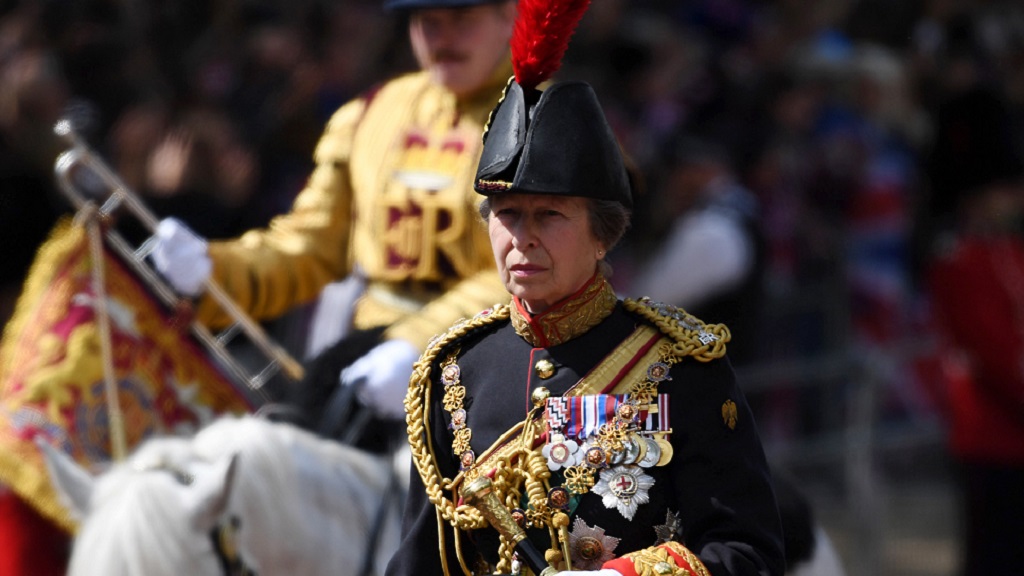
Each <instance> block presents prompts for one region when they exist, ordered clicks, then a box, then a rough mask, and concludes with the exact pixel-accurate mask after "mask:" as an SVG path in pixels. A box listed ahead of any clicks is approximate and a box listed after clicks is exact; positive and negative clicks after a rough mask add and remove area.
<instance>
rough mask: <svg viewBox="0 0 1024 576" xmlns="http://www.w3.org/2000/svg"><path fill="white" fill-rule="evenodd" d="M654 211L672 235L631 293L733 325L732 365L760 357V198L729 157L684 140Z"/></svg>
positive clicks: (670, 164) (670, 157)
mask: <svg viewBox="0 0 1024 576" xmlns="http://www.w3.org/2000/svg"><path fill="white" fill-rule="evenodd" d="M665 171H666V177H665V181H664V183H663V186H662V188H661V190H659V192H660V195H659V198H660V201H659V202H657V203H656V205H655V206H654V207H653V208H654V210H656V211H657V213H658V214H659V217H660V218H664V223H663V226H664V227H667V228H668V235H667V237H666V238H665V239H664V241H663V242H661V243H660V244H659V245H658V247H657V248H656V250H655V252H654V253H653V255H651V257H650V258H649V259H648V260H647V262H646V264H645V266H644V268H643V269H642V270H641V271H640V272H639V274H638V275H637V277H636V278H635V280H634V282H633V284H632V285H631V286H630V291H632V292H635V293H636V294H639V295H644V296H650V297H651V298H652V299H654V300H656V301H660V302H666V303H668V304H672V305H675V306H680V307H682V308H684V309H686V311H687V312H690V313H692V314H694V315H695V316H697V317H698V318H700V319H701V320H703V321H705V322H720V323H724V324H726V325H727V326H729V329H730V330H731V331H732V332H733V339H732V341H731V342H730V343H729V358H730V360H732V361H733V362H734V363H737V364H744V363H748V362H751V361H752V360H753V359H754V358H755V352H756V345H757V344H758V342H759V341H760V337H759V335H758V316H759V314H760V312H761V310H760V304H761V300H762V298H761V295H762V294H761V292H762V286H761V281H762V269H763V268H762V267H763V262H764V258H763V250H762V244H763V242H762V238H761V232H760V228H759V225H758V212H757V210H758V207H757V201H756V199H755V198H754V196H753V195H752V194H751V193H750V192H749V191H748V190H746V189H745V188H743V187H742V186H741V185H740V183H739V182H737V180H736V176H735V174H734V172H733V170H732V168H731V166H730V163H729V160H728V158H727V157H726V155H725V152H724V151H722V150H721V149H719V148H718V147H716V146H714V145H712V144H710V143H708V142H703V141H699V140H694V139H689V138H685V139H681V141H680V142H678V143H677V144H676V145H675V146H673V147H672V149H671V152H670V153H669V155H668V158H667V159H666V161H665Z"/></svg>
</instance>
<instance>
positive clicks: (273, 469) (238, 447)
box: [42, 416, 405, 576]
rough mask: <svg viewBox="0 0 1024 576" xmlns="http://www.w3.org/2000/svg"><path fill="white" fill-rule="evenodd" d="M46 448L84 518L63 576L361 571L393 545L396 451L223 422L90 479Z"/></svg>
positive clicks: (260, 423)
mask: <svg viewBox="0 0 1024 576" xmlns="http://www.w3.org/2000/svg"><path fill="white" fill-rule="evenodd" d="M42 448H43V450H44V452H45V453H46V459H47V464H48V466H49V469H50V476H51V478H52V479H53V481H54V483H55V485H56V487H57V489H58V491H59V492H60V493H62V494H63V495H64V498H65V500H66V503H67V505H68V506H69V508H70V509H71V510H72V512H73V513H74V514H76V515H77V516H78V518H79V520H80V526H79V530H78V532H77V534H76V537H75V544H74V548H73V551H72V558H71V563H70V567H69V570H68V576H85V575H93V574H104V575H108V576H141V575H145V576H164V575H166V576H178V575H181V574H189V575H194V576H206V575H210V576H219V575H223V574H249V573H255V574H260V575H275V574H288V575H295V576H302V575H311V576H312V575H317V576H319V575H322V574H339V575H348V574H351V575H359V576H366V575H368V574H374V573H376V574H381V573H383V570H384V566H385V565H386V562H387V560H388V558H389V557H390V555H391V554H392V553H393V552H394V550H395V548H396V546H397V545H398V538H399V529H400V526H399V523H400V516H401V511H400V508H401V501H402V499H401V497H400V496H401V494H403V493H404V488H405V487H404V486H403V485H402V484H403V483H404V480H405V478H404V476H401V474H403V472H402V471H400V470H396V469H395V467H394V466H393V465H392V460H391V458H390V457H383V456H374V455H371V454H367V453H365V452H362V451H359V450H356V449H354V448H351V447H349V446H345V445H342V444H339V443H337V442H332V441H328V440H323V439H320V438H318V437H316V436H314V435H312V434H310V433H308V432H305V431H303V430H300V429H298V428H296V427H294V426H292V425H290V424H283V423H273V422H270V421H268V420H265V419H262V418H258V417H255V416H244V417H222V418H220V419H219V420H216V421H215V422H214V423H212V424H211V425H209V426H207V427H206V428H204V429H202V430H201V431H200V432H199V433H198V434H197V435H196V436H195V437H194V438H192V439H177V438H162V439H153V440H149V441H147V442H145V443H143V444H142V445H140V446H139V448H138V449H137V450H135V452H134V453H133V454H132V455H131V456H130V457H129V458H127V459H126V460H125V461H124V462H123V463H119V464H117V465H116V466H113V467H112V468H111V469H110V470H109V471H107V472H105V473H103V474H101V475H99V476H97V477H93V476H91V475H90V474H89V473H88V472H86V471H85V470H83V469H82V468H80V467H79V466H78V465H77V464H76V463H75V462H74V461H73V460H72V459H71V458H69V457H68V456H67V455H65V454H64V453H63V452H60V451H59V450H56V449H54V448H51V447H49V445H45V444H43V445H42ZM396 461H397V460H396ZM396 478H401V480H402V482H396Z"/></svg>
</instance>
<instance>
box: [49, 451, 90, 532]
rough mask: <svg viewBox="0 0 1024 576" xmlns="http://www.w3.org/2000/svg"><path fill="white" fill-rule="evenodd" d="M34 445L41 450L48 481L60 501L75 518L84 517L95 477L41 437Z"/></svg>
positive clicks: (80, 518) (87, 510)
mask: <svg viewBox="0 0 1024 576" xmlns="http://www.w3.org/2000/svg"><path fill="white" fill-rule="evenodd" d="M36 445H37V446H39V449H40V450H41V451H42V452H43V459H44V460H46V469H47V471H48V472H49V474H50V482H51V483H53V487H54V488H55V489H56V490H57V494H58V495H59V497H60V500H61V503H62V504H64V506H65V507H66V508H67V509H68V511H69V512H71V516H72V517H73V518H74V519H75V520H79V521H80V520H82V519H84V518H85V517H86V515H87V514H88V513H89V500H90V499H91V498H92V493H93V488H94V487H95V486H96V479H95V478H93V477H92V475H91V474H89V472H88V471H87V470H86V469H85V468H82V467H81V466H79V465H78V463H77V462H75V460H74V459H73V458H72V457H71V456H68V455H67V454H65V453H64V452H63V451H61V450H58V449H57V448H56V447H54V446H53V445H52V444H50V443H49V442H47V441H45V440H43V439H42V438H38V437H37V438H36Z"/></svg>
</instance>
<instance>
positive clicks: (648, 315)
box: [387, 276, 784, 576]
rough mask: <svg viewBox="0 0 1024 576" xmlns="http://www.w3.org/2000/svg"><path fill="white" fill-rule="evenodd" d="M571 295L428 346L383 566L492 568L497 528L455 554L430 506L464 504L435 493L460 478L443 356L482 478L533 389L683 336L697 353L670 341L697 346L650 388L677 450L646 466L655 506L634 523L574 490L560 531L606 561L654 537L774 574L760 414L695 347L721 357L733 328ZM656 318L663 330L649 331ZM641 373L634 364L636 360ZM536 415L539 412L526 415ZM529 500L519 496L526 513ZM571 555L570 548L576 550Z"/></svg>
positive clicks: (639, 512)
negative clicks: (400, 516)
mask: <svg viewBox="0 0 1024 576" xmlns="http://www.w3.org/2000/svg"><path fill="white" fill-rule="evenodd" d="M573 300H574V301H573V302H570V303H569V305H568V306H562V307H560V309H559V310H556V311H554V313H552V312H551V311H549V312H548V313H545V314H544V315H542V316H541V317H540V318H537V317H533V318H531V317H529V315H527V314H525V312H524V311H523V310H522V308H517V307H516V306H517V304H516V303H515V302H513V304H511V305H510V306H497V307H495V308H494V309H492V310H489V311H487V312H486V313H484V314H483V315H481V316H478V317H477V318H475V319H473V320H471V321H469V322H467V323H464V324H461V325H457V326H456V327H454V328H453V329H452V330H451V331H449V333H448V334H447V335H446V336H445V337H441V338H439V339H437V340H436V341H435V342H434V343H433V345H432V346H431V348H430V349H428V351H427V352H426V353H425V354H424V357H423V359H422V360H421V363H422V364H421V366H420V367H419V369H420V370H426V369H427V368H428V367H429V375H428V376H427V377H424V378H423V379H422V380H423V384H422V385H421V386H417V385H416V384H415V382H416V379H417V377H416V376H415V375H414V377H413V381H414V384H413V385H412V386H411V387H410V395H409V398H408V399H407V401H406V405H407V410H409V414H410V418H409V431H410V442H411V443H412V444H413V449H414V450H413V452H414V462H415V466H414V469H413V472H412V483H411V487H410V496H409V501H408V506H407V509H406V515H405V521H404V526H403V541H402V544H401V546H400V549H399V550H398V551H397V552H396V555H395V557H394V558H393V559H392V561H391V563H390V565H389V567H388V572H387V573H388V574H394V575H405V574H408V575H410V576H411V575H414V574H415V575H435V574H437V575H440V574H444V573H446V572H445V570H444V569H443V568H442V563H444V564H446V565H447V573H448V574H462V573H463V572H464V571H463V569H462V567H461V565H460V561H459V558H460V557H461V558H462V559H463V560H464V564H465V565H466V566H467V567H468V568H469V569H470V570H471V571H475V570H477V569H478V567H479V566H484V565H487V566H488V567H487V568H484V569H482V570H481V572H480V573H491V570H493V567H494V566H495V565H496V564H497V562H498V560H499V555H498V538H497V533H496V532H495V530H493V529H492V528H489V527H486V528H482V529H475V530H468V531H465V532H464V533H463V534H461V535H460V536H459V538H458V541H459V542H458V543H459V547H460V550H459V551H458V552H459V553H457V551H456V538H455V535H454V532H453V530H454V529H453V527H452V525H451V523H449V521H448V520H442V522H443V534H441V535H439V534H438V525H439V514H438V510H444V509H446V510H448V516H449V517H450V516H451V515H452V512H451V510H454V509H455V507H456V506H457V505H458V504H459V502H458V495H457V492H456V491H455V490H448V491H444V490H442V489H441V487H440V486H439V484H440V483H443V481H441V482H439V480H438V478H443V479H453V478H457V477H459V478H461V476H459V474H460V454H456V453H455V451H454V450H453V441H454V440H455V433H454V431H453V428H454V429H458V428H459V426H458V423H456V425H455V426H453V425H452V417H453V414H455V411H453V410H452V409H451V408H452V406H448V407H447V408H446V407H445V406H444V402H443V400H442V399H443V398H444V396H445V384H444V383H443V382H442V371H443V367H442V364H443V363H446V362H447V363H449V364H450V363H453V362H454V363H455V364H457V365H458V368H459V384H460V385H461V386H463V387H464V389H465V395H464V398H463V399H462V401H461V406H456V408H461V409H463V410H464V411H465V412H464V414H465V427H466V428H468V429H470V430H471V434H472V437H471V439H470V441H469V446H470V447H471V449H472V455H473V456H475V457H476V458H477V462H476V468H478V469H481V472H480V473H481V474H487V473H488V470H490V469H491V468H490V467H491V466H492V465H493V459H492V461H488V458H487V454H488V450H489V449H490V448H492V446H493V445H494V444H495V443H496V442H498V441H499V439H501V438H502V436H503V435H505V436H506V438H505V439H504V440H505V442H506V443H512V442H514V441H515V438H516V436H515V435H513V436H512V440H509V438H508V437H507V433H508V431H509V430H510V429H514V428H515V427H516V426H517V425H519V424H520V423H522V422H523V421H524V420H525V419H526V418H527V416H528V414H529V413H530V412H531V409H532V408H533V404H532V402H531V397H532V394H533V392H534V390H536V389H537V388H539V387H543V388H546V389H547V390H548V391H550V394H551V396H560V395H563V394H566V393H567V392H568V393H569V394H573V392H572V390H576V389H577V388H578V387H579V386H580V385H581V379H582V380H587V379H588V378H590V379H592V378H593V377H594V376H595V373H597V372H600V375H599V378H601V379H604V380H610V379H611V380H613V379H615V377H616V371H618V375H620V376H621V374H624V373H627V372H629V368H630V363H631V362H633V363H635V362H636V359H637V358H641V357H643V358H648V359H649V358H650V356H649V355H648V356H646V357H644V356H643V352H644V350H643V348H644V346H647V347H648V348H649V347H650V346H651V345H652V343H656V344H658V345H662V346H664V345H666V343H667V344H668V345H671V344H677V343H679V342H681V341H685V340H687V338H689V339H690V340H692V343H693V344H696V345H697V346H696V348H694V347H693V346H691V347H689V348H687V347H686V346H680V345H677V346H676V348H675V350H676V351H678V350H688V349H692V350H691V351H690V353H691V354H692V355H690V356H686V357H683V358H678V359H677V360H678V361H676V362H674V363H671V370H670V372H669V374H670V378H668V379H660V381H659V382H657V392H658V393H660V394H667V396H668V411H669V419H668V421H669V422H670V423H671V434H670V435H669V436H668V437H669V438H670V443H671V452H672V453H673V455H672V456H671V459H670V460H669V461H668V462H667V464H665V465H660V466H651V467H646V468H643V469H642V472H643V473H644V474H646V475H647V476H648V477H649V479H653V485H652V486H650V487H649V489H647V490H646V493H647V496H648V497H649V501H648V502H646V503H642V504H639V505H636V506H635V511H634V513H633V514H632V518H630V519H627V517H626V516H627V515H628V514H627V513H624V512H622V511H620V509H619V508H618V507H617V506H615V505H614V504H613V505H611V506H610V507H606V505H605V503H606V502H608V499H603V498H602V496H601V495H599V494H597V493H595V491H594V490H591V491H589V492H586V493H583V494H582V495H578V496H576V497H574V498H573V500H572V506H571V507H569V508H568V510H567V512H568V513H569V515H570V517H571V519H572V524H570V526H569V527H568V530H571V531H572V532H573V533H574V534H575V535H576V536H579V535H581V534H582V535H589V536H596V537H597V541H598V542H599V543H600V544H601V545H602V546H603V547H604V548H605V549H606V550H604V552H605V554H604V558H605V559H607V558H610V557H612V556H614V557H622V556H623V555H624V554H626V553H630V552H637V551H644V550H651V549H653V547H654V546H655V545H656V543H658V542H659V538H662V539H664V538H665V537H666V536H667V537H669V538H671V539H673V540H675V541H677V542H679V543H681V544H683V545H684V546H685V547H686V549H688V550H689V551H692V553H694V554H696V555H697V556H698V557H699V559H700V563H703V566H704V567H706V568H707V570H708V571H710V573H711V574H713V575H715V576H725V575H748V574H749V575H753V574H758V575H781V574H782V572H783V569H784V566H783V560H782V557H783V555H782V535H781V529H780V526H779V519H778V512H777V510H776V507H775V500H774V495H773V493H772V489H771V481H770V477H769V472H768V467H767V464H766V462H765V458H764V453H763V451H762V448H761V444H760V440H759V438H758V435H757V431H756V428H755V425H754V420H753V418H752V416H751V414H750V411H749V409H748V407H747V403H746V401H745V400H744V397H743V395H742V393H741V392H740V390H739V388H737V386H736V382H735V378H734V375H733V371H732V368H731V367H730V365H729V362H728V360H727V359H725V358H724V357H721V358H720V359H714V356H715V355H716V354H711V355H710V356H708V355H707V354H705V357H700V353H701V351H704V352H706V351H707V349H708V346H701V343H702V342H703V343H714V344H715V345H716V346H719V349H720V352H719V353H718V354H717V355H718V356H721V355H722V353H724V349H722V348H723V347H722V344H724V342H715V341H716V340H728V337H729V336H728V331H727V330H725V329H724V327H721V326H715V325H709V326H705V325H703V324H702V323H700V322H699V321H698V320H696V319H695V318H693V317H692V316H688V315H686V314H685V313H682V312H681V311H678V310H676V309H673V308H671V307H665V306H661V305H656V304H652V303H649V302H639V303H637V302H628V301H627V302H621V301H616V300H615V296H614V293H613V292H612V291H611V288H610V287H609V286H608V285H607V283H606V282H605V281H604V279H603V278H601V277H599V276H598V277H597V278H596V280H595V281H594V282H593V283H592V284H591V285H589V286H588V287H587V288H585V289H584V290H582V291H581V293H580V294H578V295H577V297H576V298H574V299H573ZM652 319H653V321H652ZM655 325H660V326H659V327H656V328H654V329H653V330H652V329H650V328H651V327H652V326H655ZM644 326H646V327H647V328H648V331H647V332H645V333H643V334H642V336H643V337H642V338H639V339H638V338H637V337H636V334H637V328H638V327H644ZM716 328H717V329H720V332H719V333H718V334H719V335H718V336H716V335H714V332H713V331H714V329H716ZM666 332H670V333H671V334H668V335H667V334H666ZM652 334H653V335H654V337H653V338H652V337H650V336H651V335H652ZM524 336H526V337H524ZM698 338H699V339H703V340H698ZM609 359H611V360H612V366H611V368H612V369H611V370H610V371H609V370H604V371H603V372H601V371H599V370H597V366H598V365H599V364H600V363H602V362H603V361H608V360H609ZM427 362H429V365H428V364H426V363H427ZM605 367H606V368H607V366H605ZM620 368H621V370H620ZM633 368H634V371H633V372H631V374H636V371H635V368H636V367H633ZM640 368H641V371H642V368H643V367H640ZM609 374H611V375H612V376H610V377H609V376H608V375H609ZM604 380H602V382H599V383H597V388H596V389H593V390H594V391H595V392H598V393H599V392H607V391H608V390H610V389H611V388H612V384H614V382H612V383H607V384H608V385H607V386H606V382H604ZM449 384H451V381H450V380H449ZM625 384H626V385H628V384H629V383H628V382H627V383H625ZM426 399H429V405H427V406H425V408H424V409H423V410H422V411H419V412H417V411H416V405H417V403H418V402H422V401H424V400H426ZM537 412H538V411H537V410H534V411H533V413H534V415H536V414H537ZM459 416H461V414H460V415H457V416H456V418H458V417H459ZM541 421H542V422H543V418H541ZM422 423H425V425H423V424H422ZM550 438H551V436H550V434H548V435H546V436H544V437H543V439H546V440H547V441H550ZM417 443H418V444H419V449H418V450H417ZM537 444H542V442H538V443H537ZM541 449H542V448H541V445H536V450H541ZM431 467H433V468H431ZM633 468H634V469H636V470H637V471H641V469H639V468H636V467H635V466H634V467H633ZM431 469H433V470H435V472H436V473H435V474H434V475H431V474H429V471H430V470H431ZM561 472H562V471H556V472H553V473H552V475H551V477H550V478H549V479H548V483H549V485H550V486H552V487H556V486H558V485H559V484H560V483H561V482H563V481H564V478H563V476H562V473H561ZM466 474H468V472H467V473H463V476H465V475H466ZM595 476H596V477H597V478H599V477H600V476H597V475H595ZM424 478H426V483H425V481H424ZM425 484H426V485H425ZM428 487H432V488H433V489H432V490H431V491H430V493H431V494H433V495H434V498H435V500H438V496H439V495H442V496H443V497H444V498H447V499H448V503H447V508H446V507H445V505H444V502H439V506H438V507H437V508H436V507H435V505H434V504H432V503H431V501H430V500H429V499H428V491H427V488H428ZM456 488H457V487H456ZM520 490H521V491H522V492H523V493H525V492H526V490H525V489H523V488H520ZM612 500H613V501H614V498H612ZM526 506H527V504H526V503H525V501H524V504H523V507H524V508H525V507H526ZM577 519H579V520H580V521H582V522H578V521H577ZM676 519H678V520H677V521H676ZM673 528H676V529H675V530H673ZM528 533H529V535H530V538H531V540H535V542H536V543H537V545H538V547H539V548H541V549H542V550H543V549H546V548H548V547H549V546H550V545H551V543H550V538H549V537H548V534H549V531H548V530H529V531H528ZM615 539H618V541H617V542H616V541H615ZM591 542H593V538H591ZM442 548H443V549H444V562H442V554H441V549H442ZM576 554H577V552H576V551H574V552H572V554H571V555H572V556H574V557H575V556H576ZM481 560H482V561H481ZM700 563H697V564H700ZM600 567H601V565H600V563H597V564H591V565H586V566H580V565H579V563H577V564H576V565H574V566H573V569H574V570H580V569H583V568H587V569H598V568H600ZM693 570H694V571H693V574H702V573H704V572H701V571H700V570H699V567H694V568H693ZM669 573H675V574H689V573H690V572H685V571H674V572H669Z"/></svg>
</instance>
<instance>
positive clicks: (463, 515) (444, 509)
mask: <svg viewBox="0 0 1024 576" xmlns="http://www.w3.org/2000/svg"><path fill="white" fill-rule="evenodd" d="M508 316H509V307H508V306H507V305H503V304H499V305H495V306H494V307H493V308H492V309H491V310H490V312H489V313H488V314H479V315H477V316H476V317H474V318H473V319H471V320H467V321H462V322H459V323H457V324H456V325H455V326H453V327H452V328H450V329H449V330H448V332H446V333H445V334H444V335H442V336H440V337H438V338H435V339H434V340H433V341H431V343H430V344H429V345H428V347H427V350H426V352H424V353H423V356H421V357H420V359H419V360H418V361H417V362H416V364H415V365H414V366H413V371H412V377H411V379H410V382H409V391H408V392H407V394H406V396H405V413H406V416H405V422H406V433H407V434H408V437H409V447H410V449H411V451H412V461H413V464H414V465H415V466H416V470H417V471H418V472H419V475H420V477H421V478H422V480H423V485H424V488H425V489H426V492H427V498H428V499H429V500H430V502H431V504H433V505H434V506H435V507H436V509H437V517H438V540H439V543H438V546H439V550H440V554H441V560H442V566H443V568H444V572H445V574H446V575H447V574H448V565H447V559H446V548H445V537H444V531H443V530H442V528H443V524H444V522H447V523H449V524H451V525H452V526H453V527H455V528H456V533H455V536H456V544H457V546H456V551H457V554H458V557H459V558H458V560H459V564H460V565H461V567H462V570H463V571H464V572H465V573H466V574H470V571H469V569H468V568H467V567H466V563H465V560H464V558H462V553H461V547H460V546H458V540H459V538H458V530H472V529H478V528H483V527H485V526H486V525H487V522H486V520H485V519H484V518H483V516H482V515H481V514H480V512H479V511H478V510H476V509H475V508H473V507H471V506H458V505H457V504H456V503H455V502H453V501H452V500H450V499H448V498H446V497H445V495H444V490H446V489H447V488H448V487H450V485H451V483H452V481H451V479H448V478H441V476H440V474H439V473H438V470H437V457H436V455H435V454H434V448H433V438H432V437H431V431H430V426H429V421H428V420H429V415H428V410H429V406H430V402H431V398H430V395H431V392H430V389H431V386H430V370H431V366H432V365H433V363H434V361H435V360H436V359H437V357H438V355H439V354H440V353H441V351H442V350H444V349H445V348H447V347H448V346H449V345H450V344H451V343H452V342H454V341H456V340H458V339H459V338H461V337H463V336H465V335H466V334H468V333H470V332H471V331H473V330H475V329H476V328H478V327H480V326H484V325H486V324H489V323H491V322H496V321H500V320H503V319H507V318H508Z"/></svg>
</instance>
